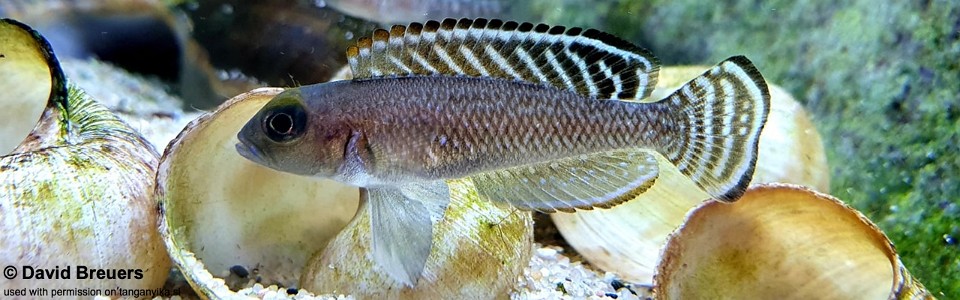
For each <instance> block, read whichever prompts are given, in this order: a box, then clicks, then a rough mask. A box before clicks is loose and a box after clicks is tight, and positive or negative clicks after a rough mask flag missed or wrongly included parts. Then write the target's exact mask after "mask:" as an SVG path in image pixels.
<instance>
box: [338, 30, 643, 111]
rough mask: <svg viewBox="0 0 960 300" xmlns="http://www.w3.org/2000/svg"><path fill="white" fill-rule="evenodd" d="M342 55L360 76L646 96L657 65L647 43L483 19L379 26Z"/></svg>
mask: <svg viewBox="0 0 960 300" xmlns="http://www.w3.org/2000/svg"><path fill="white" fill-rule="evenodd" d="M347 59H348V61H349V62H350V68H351V69H352V71H353V74H354V78H355V79H359V80H362V79H369V78H378V77H389V76H428V75H447V76H472V77H494V78H503V79H513V80H522V81H527V82H531V83H538V84H544V85H549V86H553V87H557V88H560V89H565V90H569V91H573V92H576V93H578V94H580V95H583V96H585V97H588V98H595V99H618V100H640V99H644V98H647V97H648V96H649V95H650V92H651V91H653V88H654V86H656V84H657V72H658V71H659V69H660V64H659V62H658V61H657V58H656V57H654V56H653V54H651V53H650V52H649V51H647V50H646V49H643V48H640V47H637V46H635V45H633V44H631V43H629V42H626V41H623V40H621V39H619V38H617V37H615V36H613V35H610V34H607V33H604V32H601V31H597V30H594V29H586V30H585V29H581V28H577V27H574V28H569V29H567V28H565V27H563V26H553V27H551V26H548V25H545V24H539V25H534V24H531V23H517V22H512V21H510V22H504V21H500V20H489V21H488V20H486V19H476V20H470V19H460V20H459V21H457V20H454V19H446V20H443V21H442V22H437V21H429V22H426V23H425V24H420V23H411V24H410V25H409V26H401V25H396V26H393V28H391V29H390V31H387V30H383V29H378V30H376V31H374V32H373V35H372V36H370V37H363V38H360V39H359V40H358V42H357V45H356V46H352V47H350V48H349V49H347Z"/></svg>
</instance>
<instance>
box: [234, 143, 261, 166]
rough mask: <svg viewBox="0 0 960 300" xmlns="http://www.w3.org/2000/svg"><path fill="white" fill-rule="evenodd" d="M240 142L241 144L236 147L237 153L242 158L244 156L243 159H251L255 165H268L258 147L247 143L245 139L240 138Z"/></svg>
mask: <svg viewBox="0 0 960 300" xmlns="http://www.w3.org/2000/svg"><path fill="white" fill-rule="evenodd" d="M239 140H240V142H238V143H237V144H236V145H235V147H236V148H237V153H239V154H240V156H243V158H246V159H249V160H251V161H253V162H255V163H258V164H261V165H266V160H265V159H264V158H263V153H261V152H260V150H259V149H257V147H256V146H254V145H252V144H250V143H247V142H246V141H244V139H243V138H239Z"/></svg>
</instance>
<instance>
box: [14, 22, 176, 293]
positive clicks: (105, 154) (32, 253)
mask: <svg viewBox="0 0 960 300" xmlns="http://www.w3.org/2000/svg"><path fill="white" fill-rule="evenodd" d="M0 54H2V56H0V89H2V90H3V91H4V92H3V93H0V103H4V104H5V105H4V107H5V109H4V110H2V111H4V112H3V113H4V114H10V115H12V116H15V117H13V118H10V119H6V120H8V121H11V126H10V128H11V130H5V131H4V132H3V133H2V134H4V136H3V137H2V138H0V140H4V141H11V140H18V141H19V140H23V142H21V143H20V144H19V145H17V146H16V148H15V149H13V150H12V153H10V154H8V155H5V156H2V157H0V251H2V253H3V255H0V265H4V266H13V267H16V268H21V269H20V270H26V267H27V266H30V267H32V268H34V269H37V268H40V269H48V270H49V269H55V270H56V269H58V268H59V269H60V270H63V269H66V268H70V269H71V270H69V271H66V273H69V274H68V276H69V279H64V278H63V277H62V276H63V275H59V276H60V277H59V279H44V280H36V279H25V278H24V277H26V276H29V275H27V274H23V273H21V274H19V276H15V278H14V279H12V280H4V281H0V288H2V289H15V288H36V287H43V288H48V289H52V288H59V287H64V288H90V289H101V290H102V289H114V288H117V287H122V288H127V289H131V288H139V289H153V288H159V287H160V286H162V285H163V282H164V280H165V279H166V278H167V275H168V274H169V271H170V268H169V267H170V261H169V258H168V257H167V253H166V251H164V247H163V244H162V242H161V239H160V235H159V233H158V232H157V231H156V225H157V222H158V214H157V209H156V203H155V202H154V201H153V198H152V195H153V193H152V190H153V182H154V181H153V176H154V171H155V167H156V164H157V159H158V157H157V156H158V155H157V153H156V151H154V150H153V148H152V147H151V146H150V145H149V144H148V143H147V142H146V141H145V140H144V139H143V138H142V137H141V136H140V135H139V134H138V133H137V132H136V131H134V130H133V129H131V128H130V127H129V126H127V125H126V124H125V123H123V122H121V121H120V120H119V119H117V117H116V116H114V115H113V114H112V113H110V112H109V111H108V110H107V109H106V108H104V107H103V106H101V105H100V104H98V103H97V102H95V101H94V100H93V99H90V98H89V97H87V96H86V95H85V94H83V93H82V92H81V91H80V90H79V89H77V88H75V87H72V86H70V87H69V88H68V84H67V82H66V78H65V76H64V75H63V71H62V70H61V68H60V66H59V63H58V61H57V60H56V57H55V56H54V55H53V52H52V51H51V50H50V47H49V44H47V42H46V40H44V39H43V37H41V36H40V35H39V34H38V33H36V32H35V31H33V30H32V29H30V28H29V27H27V26H26V25H23V24H21V23H19V22H16V21H13V20H9V19H4V20H2V21H0ZM8 103H12V104H13V105H9V106H8V105H6V104H8ZM43 103H46V105H45V106H44V105H43ZM37 107H40V108H41V110H42V112H38V111H37ZM34 112H36V113H35V114H34ZM28 114H30V115H28ZM29 119H32V120H29ZM37 119H39V122H38V121H37ZM21 122H27V123H28V124H30V125H29V126H27V125H24V124H19V123H21ZM28 127H29V128H33V130H32V131H30V133H29V134H26V133H22V135H20V134H21V132H22V131H23V129H24V128H28ZM24 136H26V137H27V138H26V139H24ZM10 148H11V147H10V145H9V144H6V145H4V150H5V151H10ZM81 267H83V268H87V269H107V270H118V269H125V270H126V269H131V270H136V269H139V270H140V272H139V273H140V277H141V278H139V279H137V278H133V279H131V278H126V277H127V276H124V275H113V276H111V277H114V278H110V279H102V280H101V279H96V280H90V279H84V278H78V277H80V276H81V275H80V272H81V271H80V268H81ZM24 272H26V271H24ZM131 272H133V271H131ZM34 276H36V275H34ZM48 276H49V275H48Z"/></svg>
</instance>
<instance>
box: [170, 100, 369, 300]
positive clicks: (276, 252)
mask: <svg viewBox="0 0 960 300" xmlns="http://www.w3.org/2000/svg"><path fill="white" fill-rule="evenodd" d="M281 91H282V89H278V88H263V89H256V90H253V91H251V92H248V93H245V94H241V95H239V96H237V97H234V99H231V100H229V101H227V102H226V103H224V104H223V105H221V106H220V107H219V108H218V109H217V110H216V111H214V112H212V113H210V114H206V115H203V116H201V117H200V118H198V119H196V120H194V121H193V122H191V123H190V124H188V125H187V126H186V128H185V129H184V130H183V131H182V132H181V133H180V135H179V136H177V137H176V138H175V139H174V140H173V141H171V142H170V144H169V146H168V147H167V149H166V151H164V155H163V157H162V158H161V162H160V167H159V171H158V174H157V184H158V188H157V190H156V196H157V198H158V199H159V200H160V202H161V207H162V221H161V228H160V231H161V232H162V234H163V237H164V241H165V243H166V245H167V248H168V250H169V251H170V254H171V257H172V258H173V260H174V263H175V264H176V265H177V266H178V267H180V269H181V270H182V271H183V273H184V275H185V277H186V278H187V280H188V282H190V283H191V285H193V286H194V288H195V289H197V290H198V291H199V292H201V294H203V295H205V296H207V297H212V298H215V297H221V296H227V295H234V296H235V294H234V293H233V292H232V291H230V290H229V289H227V288H226V287H225V286H224V281H223V280H222V279H220V278H217V279H215V278H214V277H213V275H212V274H215V275H218V276H219V275H220V274H223V273H225V272H228V270H229V269H230V268H231V267H233V266H236V265H239V266H242V267H244V268H245V269H247V270H257V274H256V276H259V278H260V279H261V282H263V283H265V284H272V283H277V284H280V285H282V286H297V280H298V279H299V278H300V272H301V269H302V268H303V266H304V265H305V264H306V262H307V259H308V258H309V255H310V254H312V253H313V252H315V251H316V250H317V249H322V248H323V247H324V246H325V245H326V243H327V241H328V240H330V239H331V238H332V237H333V236H334V235H336V234H337V233H338V232H340V230H341V229H342V228H343V227H344V226H345V225H346V224H347V222H348V221H349V220H350V219H351V218H352V217H353V216H354V214H355V212H356V210H357V205H358V202H359V200H358V198H359V191H358V190H357V189H356V188H352V187H348V186H345V185H342V184H338V183H336V182H333V181H318V180H316V179H312V178H308V177H303V176H297V175H292V174H286V173H281V172H277V171H274V170H271V169H268V168H266V167H262V166H260V165H257V164H255V163H253V162H250V161H248V160H246V159H244V158H243V157H241V156H240V155H239V154H238V153H237V152H236V150H235V148H234V145H235V144H236V143H237V140H236V135H237V131H238V130H239V128H240V127H242V126H243V124H244V123H246V122H247V120H249V119H250V118H251V117H252V116H253V115H254V114H255V113H256V112H257V110H259V109H260V107H262V106H263V105H264V104H265V103H266V102H267V101H269V100H270V99H271V98H272V97H273V96H275V95H276V94H278V93H280V92H281Z"/></svg>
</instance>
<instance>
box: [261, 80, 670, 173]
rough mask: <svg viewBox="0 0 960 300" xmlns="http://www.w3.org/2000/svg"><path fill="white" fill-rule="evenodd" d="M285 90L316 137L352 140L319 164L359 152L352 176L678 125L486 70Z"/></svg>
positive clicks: (444, 169)
mask: <svg viewBox="0 0 960 300" xmlns="http://www.w3.org/2000/svg"><path fill="white" fill-rule="evenodd" d="M286 93H287V94H296V96H295V97H296V98H298V99H299V101H302V102H301V103H302V105H303V106H304V107H305V108H306V110H307V111H309V112H310V116H309V117H308V118H310V121H308V123H309V124H310V125H309V126H310V128H311V129H317V130H316V131H315V133H316V134H317V135H318V138H317V140H320V139H325V138H326V137H328V136H329V137H331V139H330V140H329V141H322V142H320V141H317V142H316V143H318V144H319V143H330V144H336V145H341V146H343V148H350V147H356V149H351V150H350V151H348V152H354V151H355V153H356V154H352V155H355V157H351V156H350V155H344V156H338V157H335V159H336V158H339V159H340V161H331V162H328V164H329V165H336V166H342V165H343V164H344V163H345V162H348V161H357V162H359V163H360V164H359V165H358V168H346V169H344V170H349V172H353V173H354V174H339V175H340V176H346V177H355V178H359V177H364V178H367V180H368V181H367V182H350V183H351V184H353V185H357V186H368V185H371V184H397V183H401V182H406V181H411V180H420V181H423V180H437V179H455V178H462V177H466V176H469V175H471V174H476V173H480V172H485V171H491V170H497V169H503V168H507V167H512V166H518V165H530V164H538V163H542V162H546V161H551V160H555V159H559V158H564V157H570V156H576V155H581V154H591V153H598V152H606V151H611V150H617V149H627V148H630V149H632V148H638V147H639V148H654V149H656V148H663V147H664V146H666V145H667V144H668V143H670V141H666V140H664V138H666V137H667V136H664V135H656V134H650V133H651V132H660V131H667V132H669V131H677V130H679V129H678V128H676V127H677V126H678V123H677V122H674V121H673V119H672V118H673V116H672V115H671V114H670V112H669V107H668V106H667V105H664V104H659V103H652V104H645V103H637V102H627V101H597V100H592V99H587V98H584V97H583V96H580V95H577V94H576V93H573V92H569V91H565V90H560V89H557V88H553V87H549V86H542V85H536V84H530V83H527V82H522V81H508V80H499V79H491V78H469V77H453V76H416V77H405V78H381V79H371V80H363V81H339V82H330V83H324V84H317V85H311V86H304V87H300V88H296V89H294V90H291V91H287V92H286ZM281 97H282V96H281ZM249 126H257V127H258V126H260V124H256V123H251V124H250V125H249ZM257 129H258V128H250V129H248V130H257ZM346 145H349V146H346ZM257 152H259V151H257ZM280 159H281V158H274V161H277V160H280ZM305 160H307V161H316V160H311V159H305ZM268 165H270V164H268ZM274 165H276V166H279V165H281V164H280V163H276V164H274ZM297 168H299V169H298V170H297ZM280 169H282V170H285V171H291V170H294V172H296V173H299V174H301V175H309V176H321V177H334V176H338V174H337V172H339V170H341V169H343V168H336V169H334V168H323V167H319V166H311V165H308V164H303V162H302V161H299V160H298V161H295V162H294V161H291V162H290V164H289V165H288V166H286V167H280ZM356 173H362V174H356Z"/></svg>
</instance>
